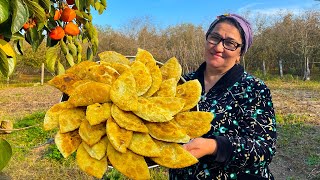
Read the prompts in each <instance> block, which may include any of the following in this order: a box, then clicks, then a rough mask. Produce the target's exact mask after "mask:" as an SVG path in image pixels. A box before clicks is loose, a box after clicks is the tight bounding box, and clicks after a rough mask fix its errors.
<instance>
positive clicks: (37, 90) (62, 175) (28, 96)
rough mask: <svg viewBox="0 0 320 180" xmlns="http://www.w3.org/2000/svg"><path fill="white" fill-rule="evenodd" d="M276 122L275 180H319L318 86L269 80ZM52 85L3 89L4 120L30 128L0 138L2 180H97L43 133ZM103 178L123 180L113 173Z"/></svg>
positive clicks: (159, 174)
mask: <svg viewBox="0 0 320 180" xmlns="http://www.w3.org/2000/svg"><path fill="white" fill-rule="evenodd" d="M266 83H267V85H268V86H269V87H270V88H271V91H272V94H273V101H274V106H275V109H276V113H277V121H278V143H277V154H276V156H275V157H274V159H273V161H272V163H271V171H272V172H273V173H274V175H275V177H276V179H288V180H289V179H290V180H294V179H297V180H300V179H301V180H304V179H314V180H316V179H320V83H316V82H302V81H290V82H283V81H280V80H272V81H267V82H266ZM60 96H61V93H60V92H59V91H58V90H55V89H54V88H52V87H50V86H47V85H45V86H33V84H29V85H24V87H18V86H14V87H12V86H9V87H7V86H0V107H1V108H0V118H1V119H3V120H11V121H12V122H13V123H14V128H23V127H28V126H32V128H29V129H25V130H20V131H13V132H12V133H11V134H0V137H3V138H5V139H6V140H7V141H8V142H9V143H10V144H11V145H12V147H13V154H14V156H13V157H12V159H11V161H10V162H9V165H8V166H7V167H5V168H4V170H3V171H2V173H0V179H14V180H15V179H95V178H92V177H90V176H88V175H86V174H85V173H83V172H82V171H81V170H79V168H78V167H77V165H76V164H75V162H74V156H71V157H69V158H68V159H64V158H63V157H62V156H61V154H60V153H59V151H58V150H57V148H56V147H55V145H54V144H53V143H52V141H51V138H52V137H53V135H54V134H55V132H53V131H48V132H46V131H43V129H42V126H41V125H42V121H43V117H44V114H45V111H46V110H47V109H48V108H49V107H51V106H52V105H53V104H55V103H57V102H58V101H59V99H60ZM151 173H152V179H159V180H161V179H167V170H166V169H165V168H155V169H153V170H152V171H151ZM104 179H125V178H124V177H123V176H121V175H120V174H119V173H118V172H116V171H113V170H109V172H108V173H107V174H106V175H105V176H104Z"/></svg>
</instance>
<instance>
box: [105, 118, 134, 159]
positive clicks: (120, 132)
mask: <svg viewBox="0 0 320 180" xmlns="http://www.w3.org/2000/svg"><path fill="white" fill-rule="evenodd" d="M107 136H108V139H109V142H110V144H112V146H113V147H114V148H115V149H116V150H117V151H119V152H121V153H125V152H127V148H128V146H129V144H130V141H131V139H132V131H129V130H126V129H124V128H121V127H119V126H118V124H117V123H116V122H114V120H113V118H112V117H110V118H109V119H108V121H107Z"/></svg>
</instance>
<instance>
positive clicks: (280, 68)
mask: <svg viewBox="0 0 320 180" xmlns="http://www.w3.org/2000/svg"><path fill="white" fill-rule="evenodd" d="M279 71H280V78H283V69H282V59H280V60H279Z"/></svg>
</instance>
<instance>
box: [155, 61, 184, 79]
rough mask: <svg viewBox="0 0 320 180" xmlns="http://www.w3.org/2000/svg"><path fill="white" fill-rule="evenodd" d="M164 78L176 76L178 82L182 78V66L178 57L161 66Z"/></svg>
mask: <svg viewBox="0 0 320 180" xmlns="http://www.w3.org/2000/svg"><path fill="white" fill-rule="evenodd" d="M160 71H161V74H162V80H167V79H171V78H174V79H175V80H176V82H178V81H179V80H180V77H181V73H182V67H181V65H180V64H179V61H178V60H177V58H175V57H172V58H170V59H169V60H168V61H167V62H165V63H164V64H163V66H162V67H161V68H160Z"/></svg>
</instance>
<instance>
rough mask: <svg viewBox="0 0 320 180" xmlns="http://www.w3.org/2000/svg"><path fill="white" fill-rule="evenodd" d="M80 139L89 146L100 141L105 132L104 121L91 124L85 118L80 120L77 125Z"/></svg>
mask: <svg viewBox="0 0 320 180" xmlns="http://www.w3.org/2000/svg"><path fill="white" fill-rule="evenodd" d="M79 134H80V136H81V139H82V140H83V141H85V142H86V143H87V144H88V145H89V146H92V145H94V144H96V143H97V142H99V141H100V139H101V137H102V136H104V135H105V134H106V125H105V123H100V124H98V125H94V126H91V125H90V123H89V122H88V121H87V120H84V121H82V123H81V124H80V127H79Z"/></svg>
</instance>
